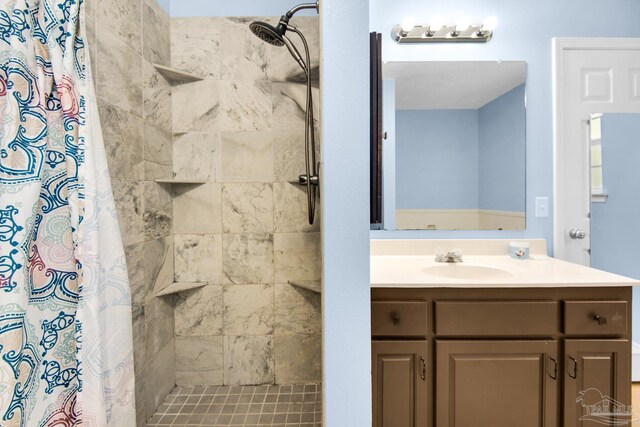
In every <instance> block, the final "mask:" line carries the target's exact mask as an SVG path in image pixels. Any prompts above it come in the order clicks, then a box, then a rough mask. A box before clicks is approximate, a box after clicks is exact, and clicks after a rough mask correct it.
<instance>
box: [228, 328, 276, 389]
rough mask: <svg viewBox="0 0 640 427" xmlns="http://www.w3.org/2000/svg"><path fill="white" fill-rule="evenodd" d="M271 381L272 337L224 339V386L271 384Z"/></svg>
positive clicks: (272, 368) (272, 378)
mask: <svg viewBox="0 0 640 427" xmlns="http://www.w3.org/2000/svg"><path fill="white" fill-rule="evenodd" d="M273 381H274V359H273V338H272V337H270V336H255V337H242V336H228V337H224V383H225V385H238V384H255V385H258V384H272V383H273Z"/></svg>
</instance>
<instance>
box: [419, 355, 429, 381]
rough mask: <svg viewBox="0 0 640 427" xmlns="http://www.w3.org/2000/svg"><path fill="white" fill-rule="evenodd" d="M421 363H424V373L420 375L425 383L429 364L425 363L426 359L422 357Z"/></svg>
mask: <svg viewBox="0 0 640 427" xmlns="http://www.w3.org/2000/svg"><path fill="white" fill-rule="evenodd" d="M420 362H421V363H422V373H421V374H420V378H422V381H424V380H425V379H426V378H427V362H425V360H424V357H420Z"/></svg>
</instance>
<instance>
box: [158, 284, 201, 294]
mask: <svg viewBox="0 0 640 427" xmlns="http://www.w3.org/2000/svg"><path fill="white" fill-rule="evenodd" d="M207 285H208V283H181V282H175V283H172V284H170V285H169V286H167V287H166V288H164V289H162V290H161V291H158V292H156V296H157V297H163V296H166V295H173V294H177V293H180V292H184V291H189V290H191V289H198V288H202V287H203V286H207Z"/></svg>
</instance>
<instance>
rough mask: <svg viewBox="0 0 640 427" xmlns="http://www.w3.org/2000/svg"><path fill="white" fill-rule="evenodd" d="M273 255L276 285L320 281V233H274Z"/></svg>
mask: <svg viewBox="0 0 640 427" xmlns="http://www.w3.org/2000/svg"><path fill="white" fill-rule="evenodd" d="M274 254H275V263H274V264H275V282H276V283H289V281H291V280H293V281H295V280H316V281H317V280H320V279H321V263H322V257H321V252H320V233H276V234H275V235H274Z"/></svg>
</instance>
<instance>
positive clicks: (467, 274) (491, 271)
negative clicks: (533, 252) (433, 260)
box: [422, 264, 513, 280]
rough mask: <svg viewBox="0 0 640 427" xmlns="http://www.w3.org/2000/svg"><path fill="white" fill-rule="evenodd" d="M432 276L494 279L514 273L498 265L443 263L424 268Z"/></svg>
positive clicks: (503, 277) (424, 271) (510, 275)
mask: <svg viewBox="0 0 640 427" xmlns="http://www.w3.org/2000/svg"><path fill="white" fill-rule="evenodd" d="M422 272H423V273H425V274H428V275H431V276H438V277H445V278H449V279H463V280H492V279H506V278H509V277H513V274H511V273H510V272H508V271H506V270H503V269H501V268H497V267H490V266H486V265H469V264H442V265H434V266H432V267H427V268H424V269H422Z"/></svg>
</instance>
